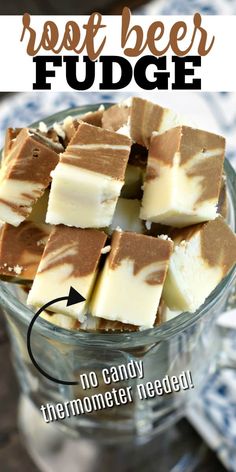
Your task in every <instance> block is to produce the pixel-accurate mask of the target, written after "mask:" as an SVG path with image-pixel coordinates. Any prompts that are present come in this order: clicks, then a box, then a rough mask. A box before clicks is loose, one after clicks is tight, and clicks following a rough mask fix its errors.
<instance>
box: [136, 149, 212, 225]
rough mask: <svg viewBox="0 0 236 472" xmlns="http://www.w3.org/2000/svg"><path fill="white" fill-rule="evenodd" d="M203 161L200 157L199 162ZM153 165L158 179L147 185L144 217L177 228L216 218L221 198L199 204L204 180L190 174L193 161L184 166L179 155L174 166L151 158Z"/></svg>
mask: <svg viewBox="0 0 236 472" xmlns="http://www.w3.org/2000/svg"><path fill="white" fill-rule="evenodd" d="M204 157H205V156H204ZM201 158H202V156H201V155H200V154H198V155H196V160H197V159H201ZM149 165H150V166H151V167H152V169H153V170H154V171H155V172H156V173H157V177H156V178H154V179H152V180H148V181H146V182H145V183H144V194H143V200H142V208H141V212H140V218H142V219H146V220H150V221H152V222H155V223H163V224H166V225H170V226H171V225H173V226H176V227H184V226H188V225H191V224H194V223H199V222H202V221H207V220H213V219H215V217H216V215H217V203H218V198H217V197H216V198H214V199H211V200H203V201H198V200H199V198H200V196H201V194H202V185H201V182H202V178H201V177H200V176H196V177H195V176H194V177H193V176H191V177H190V176H188V175H187V172H188V170H189V169H190V168H191V165H193V163H192V161H189V162H187V163H186V165H185V166H181V167H180V166H179V153H176V155H175V157H174V161H173V166H172V167H170V166H166V165H164V164H163V165H160V164H159V163H158V162H157V161H156V160H155V159H150V160H149Z"/></svg>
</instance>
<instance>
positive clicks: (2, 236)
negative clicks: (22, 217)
mask: <svg viewBox="0 0 236 472" xmlns="http://www.w3.org/2000/svg"><path fill="white" fill-rule="evenodd" d="M50 230H51V228H50V225H46V224H45V223H35V222H33V221H23V222H22V223H21V224H20V225H19V226H18V227H15V226H12V225H9V224H8V223H5V224H3V226H2V227H1V228H0V275H1V278H14V277H17V278H19V279H20V280H23V281H29V280H34V277H35V275H36V272H37V269H38V265H39V263H40V260H41V257H42V254H43V251H44V248H45V246H46V242H47V240H48V237H49V233H50Z"/></svg>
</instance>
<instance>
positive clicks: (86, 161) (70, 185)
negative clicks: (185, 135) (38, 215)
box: [46, 123, 131, 228]
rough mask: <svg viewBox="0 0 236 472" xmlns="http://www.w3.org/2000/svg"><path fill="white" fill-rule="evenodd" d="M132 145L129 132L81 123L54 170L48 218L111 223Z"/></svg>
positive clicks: (100, 224) (78, 224)
mask: <svg viewBox="0 0 236 472" xmlns="http://www.w3.org/2000/svg"><path fill="white" fill-rule="evenodd" d="M130 146H131V140H130V139H129V138H127V137H126V136H123V135H119V134H117V133H115V132H112V131H107V130H105V129H102V128H99V127H96V126H92V125H89V124H87V123H81V124H80V125H79V127H78V129H77V131H76V133H75V134H74V136H73V137H72V139H71V141H70V143H69V145H68V147H67V148H66V151H65V152H64V153H63V154H61V157H60V161H59V163H58V165H57V167H56V169H55V170H54V171H53V173H52V177H53V180H52V187H51V192H50V196H49V205H48V212H47V216H46V221H47V222H48V223H52V224H56V225H57V224H60V223H62V224H64V225H68V226H76V227H80V228H95V227H97V228H101V227H105V226H109V225H110V223H111V221H112V218H113V214H114V211H115V207H116V203H117V199H118V197H119V195H120V191H121V188H122V186H123V184H124V175H125V169H126V166H127V162H128V157H129V152H130Z"/></svg>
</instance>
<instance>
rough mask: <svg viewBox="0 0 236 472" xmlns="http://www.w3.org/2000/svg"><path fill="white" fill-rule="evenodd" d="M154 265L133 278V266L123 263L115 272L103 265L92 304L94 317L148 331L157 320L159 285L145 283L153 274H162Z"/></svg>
mask: <svg viewBox="0 0 236 472" xmlns="http://www.w3.org/2000/svg"><path fill="white" fill-rule="evenodd" d="M162 265H163V264H162V263H161V262H154V263H153V264H150V265H148V266H146V267H144V268H143V269H142V270H141V271H140V272H138V273H137V274H136V275H134V263H133V261H132V260H128V259H124V260H123V261H121V263H120V265H119V266H118V267H117V268H116V269H111V268H110V267H109V263H108V262H106V264H105V267H104V269H103V271H102V274H101V275H100V278H99V280H98V282H97V284H96V288H95V293H94V295H93V297H92V302H91V307H90V308H91V313H92V315H93V316H96V317H102V318H105V319H107V320H116V321H121V322H123V323H129V324H133V325H137V326H143V327H146V328H151V327H152V326H153V324H154V321H155V318H156V312H157V307H158V304H159V300H160V297H161V292H162V285H161V284H159V285H151V284H148V283H147V282H146V280H147V279H148V277H149V276H151V274H153V272H156V271H159V270H162V267H161V266H162Z"/></svg>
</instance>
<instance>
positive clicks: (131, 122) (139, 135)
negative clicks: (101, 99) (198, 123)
mask: <svg viewBox="0 0 236 472" xmlns="http://www.w3.org/2000/svg"><path fill="white" fill-rule="evenodd" d="M180 122H181V123H182V122H183V119H182V118H181V117H180V116H179V115H177V114H176V113H175V112H174V111H173V110H170V109H169V108H163V107H161V106H160V105H157V104H156V103H152V102H149V101H148V100H144V99H143V98H139V97H133V98H131V99H128V100H125V101H124V102H121V103H118V104H117V105H113V106H112V107H110V108H108V109H107V110H105V111H104V113H103V117H102V124H103V127H104V128H106V129H110V130H113V131H118V133H122V134H125V135H127V136H130V138H131V139H132V141H133V142H134V143H138V144H140V145H142V146H145V147H147V148H148V147H149V144H150V138H151V135H152V132H153V131H157V132H159V133H162V132H163V131H165V130H166V129H169V128H172V127H174V126H177V125H178V124H180Z"/></svg>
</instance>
